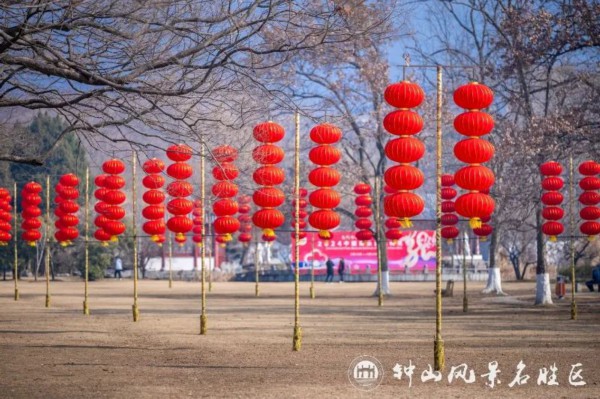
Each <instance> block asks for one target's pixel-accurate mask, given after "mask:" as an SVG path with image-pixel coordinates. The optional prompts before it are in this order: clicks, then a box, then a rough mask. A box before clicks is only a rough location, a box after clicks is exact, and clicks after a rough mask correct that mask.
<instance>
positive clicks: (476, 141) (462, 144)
mask: <svg viewBox="0 0 600 399" xmlns="http://www.w3.org/2000/svg"><path fill="white" fill-rule="evenodd" d="M454 155H455V156H456V158H457V159H458V160H459V161H462V162H465V163H477V164H479V163H484V162H488V161H489V160H491V159H492V158H493V156H494V145H493V144H492V143H490V142H489V141H487V140H482V139H480V138H470V139H466V140H462V141H459V142H458V143H456V145H455V146H454Z"/></svg>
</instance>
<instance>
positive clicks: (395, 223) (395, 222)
mask: <svg viewBox="0 0 600 399" xmlns="http://www.w3.org/2000/svg"><path fill="white" fill-rule="evenodd" d="M385 227H386V228H388V229H390V230H393V229H399V228H400V227H402V223H400V220H399V219H396V218H387V219H386V220H385Z"/></svg>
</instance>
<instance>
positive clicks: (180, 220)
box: [167, 144, 194, 245]
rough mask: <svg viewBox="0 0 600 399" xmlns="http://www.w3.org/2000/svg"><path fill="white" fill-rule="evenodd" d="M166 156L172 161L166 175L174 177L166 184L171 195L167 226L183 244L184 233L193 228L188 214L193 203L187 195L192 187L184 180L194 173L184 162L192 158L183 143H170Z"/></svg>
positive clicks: (178, 241) (176, 240)
mask: <svg viewBox="0 0 600 399" xmlns="http://www.w3.org/2000/svg"><path fill="white" fill-rule="evenodd" d="M167 158H169V159H170V160H171V161H173V163H172V164H170V165H169V166H168V167H167V175H168V176H169V177H171V178H172V179H174V181H172V182H171V183H169V184H168V185H167V194H169V196H171V199H170V200H169V202H168V203H167V211H168V212H169V213H170V214H171V215H172V216H171V217H170V218H169V220H167V228H168V229H169V230H170V231H172V232H173V233H175V242H177V243H178V244H179V245H183V244H184V243H185V241H186V237H185V234H187V233H189V232H190V231H191V230H192V228H193V222H192V219H190V218H189V214H190V213H191V212H192V209H193V208H194V203H193V202H192V201H191V200H190V199H188V198H187V197H189V196H190V195H192V193H193V192H194V188H193V187H192V185H191V184H190V183H189V182H187V181H185V180H186V179H189V178H190V177H191V176H192V174H193V173H194V171H193V169H192V166H191V165H190V164H188V163H187V162H186V161H188V160H189V159H190V158H192V149H191V148H190V147H188V146H187V145H185V144H174V145H171V146H169V147H168V148H167Z"/></svg>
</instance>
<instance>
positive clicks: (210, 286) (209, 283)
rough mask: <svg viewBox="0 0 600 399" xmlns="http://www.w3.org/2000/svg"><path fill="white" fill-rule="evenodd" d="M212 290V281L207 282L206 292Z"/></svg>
mask: <svg viewBox="0 0 600 399" xmlns="http://www.w3.org/2000/svg"><path fill="white" fill-rule="evenodd" d="M211 291H212V281H209V282H208V292H211Z"/></svg>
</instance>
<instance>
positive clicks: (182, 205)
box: [167, 198, 194, 216]
mask: <svg viewBox="0 0 600 399" xmlns="http://www.w3.org/2000/svg"><path fill="white" fill-rule="evenodd" d="M193 208H194V203H193V202H192V201H190V200H189V199H187V198H173V199H172V200H170V201H169V202H168V203H167V211H168V212H169V213H170V214H172V215H177V216H185V215H188V214H189V213H190V212H191V211H192V209H193Z"/></svg>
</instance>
